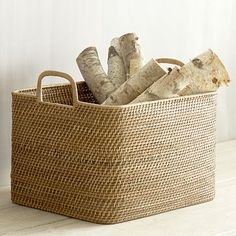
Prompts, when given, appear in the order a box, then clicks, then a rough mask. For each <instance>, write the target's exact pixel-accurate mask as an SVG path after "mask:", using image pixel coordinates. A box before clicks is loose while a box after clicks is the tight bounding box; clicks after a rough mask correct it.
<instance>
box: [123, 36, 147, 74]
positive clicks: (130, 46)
mask: <svg viewBox="0 0 236 236" xmlns="http://www.w3.org/2000/svg"><path fill="white" fill-rule="evenodd" d="M119 42H120V51H121V55H122V58H123V62H124V66H125V72H126V76H127V78H129V77H131V76H132V75H134V74H136V73H137V72H139V70H140V69H141V68H142V67H143V57H142V53H141V48H140V45H139V43H138V37H137V35H136V34H135V33H128V34H125V35H123V36H121V37H120V39H119Z"/></svg>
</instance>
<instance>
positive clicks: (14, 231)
mask: <svg viewBox="0 0 236 236" xmlns="http://www.w3.org/2000/svg"><path fill="white" fill-rule="evenodd" d="M216 152H217V164H216V198H215V199H214V201H212V202H209V203H204V204H201V205H196V206H193V207H188V208H183V209H179V210H175V211H172V212H167V213H163V214H160V215H156V216H151V217H147V218H143V219H140V220H134V221H130V222H125V223H122V224H116V225H98V224H93V223H89V222H85V221H80V220H75V219H71V218H68V217H64V216H60V215H56V214H52V213H48V212H44V211H40V210H35V209H31V208H27V207H23V206H18V205H16V204H12V203H11V201H10V188H9V187H4V188H0V236H21V235H45V236H47V235H48V236H52V235H70V236H74V235H75V236H78V235H83V236H90V235H91V236H92V235H99V236H108V235H109V236H110V235H114V236H116V235H123V236H125V235H128V236H133V235H135V236H141V235H145V236H152V235H161V236H165V235H168V236H169V235H175V236H178V235H181V236H184V235H188V236H189V235H193V236H236V200H235V199H236V140H233V141H229V142H224V143H220V144H217V149H216Z"/></svg>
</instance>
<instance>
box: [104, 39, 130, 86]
mask: <svg viewBox="0 0 236 236" xmlns="http://www.w3.org/2000/svg"><path fill="white" fill-rule="evenodd" d="M107 64H108V73H107V75H108V78H109V79H110V80H111V81H112V82H113V84H114V85H115V86H116V87H119V86H120V85H121V84H123V83H124V82H125V80H126V74H125V67H124V63H123V60H122V57H121V52H120V43H119V38H114V39H113V40H112V41H111V46H110V47H109V52H108V60H107Z"/></svg>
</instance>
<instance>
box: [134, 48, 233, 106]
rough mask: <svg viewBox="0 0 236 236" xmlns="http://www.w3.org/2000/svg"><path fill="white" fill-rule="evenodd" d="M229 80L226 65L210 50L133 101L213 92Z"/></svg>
mask: <svg viewBox="0 0 236 236" xmlns="http://www.w3.org/2000/svg"><path fill="white" fill-rule="evenodd" d="M229 82H230V79H229V75H228V73H227V71H226V69H225V67H224V65H223V64H222V62H221V61H220V59H219V58H218V56H217V55H216V54H215V53H214V52H212V51H211V50H208V51H207V52H205V53H203V54H201V55H199V56H198V57H196V58H194V59H193V60H192V61H190V62H189V63H187V64H186V65H184V66H183V67H181V68H180V69H178V68H174V69H173V70H172V71H171V72H170V74H169V75H166V76H164V77H162V78H161V79H160V80H158V81H156V82H155V83H153V84H152V85H151V86H150V87H149V88H148V89H147V90H146V91H144V92H143V93H142V94H141V95H139V96H138V97H137V98H136V99H134V100H133V101H132V102H131V103H138V102H144V101H153V100H158V99H163V98H171V97H178V96H184V95H190V94H197V93H204V92H212V91H216V90H217V89H218V88H219V87H220V86H221V85H223V84H225V85H228V83H229Z"/></svg>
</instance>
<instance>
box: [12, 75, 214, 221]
mask: <svg viewBox="0 0 236 236" xmlns="http://www.w3.org/2000/svg"><path fill="white" fill-rule="evenodd" d="M47 74H48V73H46V74H44V76H45V75H47ZM54 75H59V74H54ZM40 87H41V84H40V83H39V88H38V92H37V96H36V89H28V90H21V91H16V92H13V94H12V96H13V129H12V172H11V180H12V201H13V202H15V203H18V204H22V205H25V206H29V207H34V208H38V209H42V210H46V211H50V212H55V213H59V214H63V215H67V216H71V217H75V218H78V219H83V220H87V221H91V222H96V223H106V224H107V223H118V222H122V221H127V220H131V219H135V218H141V217H145V216H149V215H153V214H157V213H161V212H165V211H169V210H173V209H177V208H181V207H186V206H190V205H193V204H198V203H202V202H206V201H209V200H211V199H213V198H214V192H215V190H214V173H215V123H216V93H207V94H201V95H193V96H186V97H180V98H174V99H166V100H159V101H154V102H147V103H142V104H133V105H124V106H114V107H111V106H103V105H98V104H92V103H96V101H95V99H94V97H93V96H92V94H91V92H90V91H89V89H88V87H87V86H86V83H85V82H78V83H77V89H78V91H76V89H75V90H74V92H75V93H74V95H73V96H72V92H71V85H69V84H67V85H57V86H50V87H45V88H43V95H42V98H43V102H42V101H41V99H40V98H39V96H40ZM77 95H78V98H79V100H80V101H81V102H78V101H75V100H76V99H77V98H76V97H77ZM73 98H74V106H72V104H73ZM59 103H60V104H59ZM61 104H63V105H61Z"/></svg>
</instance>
